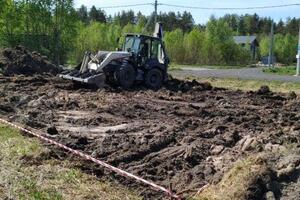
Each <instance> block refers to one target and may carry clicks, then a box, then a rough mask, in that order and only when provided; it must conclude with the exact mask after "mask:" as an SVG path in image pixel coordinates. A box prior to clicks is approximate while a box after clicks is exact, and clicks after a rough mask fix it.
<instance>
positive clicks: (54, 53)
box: [0, 0, 300, 65]
mask: <svg viewBox="0 0 300 200" xmlns="http://www.w3.org/2000/svg"><path fill="white" fill-rule="evenodd" d="M157 19H158V21H160V22H162V23H163V26H164V30H165V43H166V47H167V51H168V53H169V56H170V58H171V60H172V61H173V62H176V63H180V64H201V65H202V64H203V65H204V64H209V65H246V64H249V63H253V62H257V60H252V58H251V53H250V48H247V47H241V46H239V45H237V44H235V43H234V40H233V36H234V35H256V36H258V40H259V41H260V48H259V49H260V51H259V56H258V58H259V57H261V56H266V55H267V54H268V45H269V39H268V34H269V32H270V27H271V23H272V20H271V19H270V18H265V17H259V16H258V15H257V14H254V15H248V14H246V15H234V14H227V15H225V16H223V17H221V18H215V17H213V16H212V17H211V18H210V20H209V21H208V22H207V23H206V24H205V25H199V24H196V23H195V22H194V19H193V17H192V15H191V13H189V12H186V11H185V12H183V13H179V12H177V13H175V12H168V13H165V12H161V13H159V14H158V16H157ZM299 23H300V19H296V18H289V19H287V20H286V21H283V20H280V21H279V22H277V23H275V33H276V35H275V56H276V57H277V60H278V61H279V62H282V63H286V64H289V63H292V62H294V61H295V54H296V50H297V35H298V29H299V28H298V27H299ZM153 28H154V17H153V15H151V16H145V15H143V14H142V13H140V12H138V13H135V12H134V11H132V10H129V11H121V12H119V13H116V14H115V15H113V16H112V15H107V14H106V13H105V11H104V10H101V9H99V8H96V7H95V6H92V7H91V8H90V9H88V8H87V7H85V6H81V7H80V8H78V9H75V8H74V6H73V0H64V1H58V0H2V1H0V47H6V46H8V47H10V46H15V45H17V44H21V45H24V46H25V47H27V48H29V49H30V50H35V51H39V52H41V53H42V54H45V55H47V56H48V57H49V58H50V59H51V60H53V61H54V62H56V63H59V64H65V63H77V62H79V61H80V60H81V59H82V55H83V52H84V51H86V50H91V51H97V50H115V49H116V48H117V47H118V46H119V45H120V44H119V43H118V42H117V38H118V37H120V36H121V35H122V34H124V33H126V32H136V33H145V34H151V33H152V31H153Z"/></svg>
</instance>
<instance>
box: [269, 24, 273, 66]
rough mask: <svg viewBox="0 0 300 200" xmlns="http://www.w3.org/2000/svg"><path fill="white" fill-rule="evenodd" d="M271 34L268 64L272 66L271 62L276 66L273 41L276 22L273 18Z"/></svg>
mask: <svg viewBox="0 0 300 200" xmlns="http://www.w3.org/2000/svg"><path fill="white" fill-rule="evenodd" d="M271 23H272V24H271V34H270V45H269V59H268V64H269V67H271V64H272V67H273V66H274V65H273V64H274V63H273V43H274V22H273V20H272V22H271Z"/></svg>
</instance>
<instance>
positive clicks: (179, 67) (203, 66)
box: [170, 63, 251, 69]
mask: <svg viewBox="0 0 300 200" xmlns="http://www.w3.org/2000/svg"><path fill="white" fill-rule="evenodd" d="M185 67H193V68H207V69H241V68H245V67H251V66H241V65H184V64H182V65H181V64H174V63H172V64H171V65H170V69H182V68H185Z"/></svg>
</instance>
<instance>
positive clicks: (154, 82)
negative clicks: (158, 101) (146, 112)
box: [145, 68, 163, 90]
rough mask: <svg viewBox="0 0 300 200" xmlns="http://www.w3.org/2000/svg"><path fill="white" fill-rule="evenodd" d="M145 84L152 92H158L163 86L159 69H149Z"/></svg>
mask: <svg viewBox="0 0 300 200" xmlns="http://www.w3.org/2000/svg"><path fill="white" fill-rule="evenodd" d="M145 84H146V86H147V87H149V88H150V89H153V90H158V89H160V88H161V86H162V84H163V73H162V71H161V70H159V69H156V68H154V69H150V70H149V71H148V72H147V73H146V77H145Z"/></svg>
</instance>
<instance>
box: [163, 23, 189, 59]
mask: <svg viewBox="0 0 300 200" xmlns="http://www.w3.org/2000/svg"><path fill="white" fill-rule="evenodd" d="M183 39H184V34H183V31H182V30H180V29H176V30H175V31H171V32H167V33H166V34H165V44H166V48H167V52H168V54H169V56H170V58H171V61H172V62H175V63H180V62H182V61H183V60H184V55H185V49H184V47H183Z"/></svg>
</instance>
